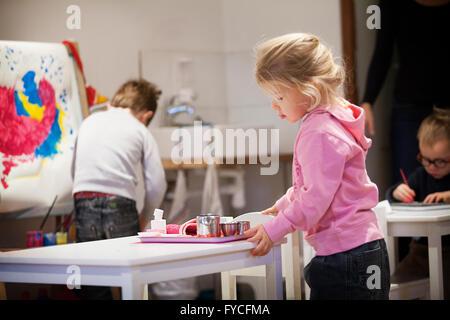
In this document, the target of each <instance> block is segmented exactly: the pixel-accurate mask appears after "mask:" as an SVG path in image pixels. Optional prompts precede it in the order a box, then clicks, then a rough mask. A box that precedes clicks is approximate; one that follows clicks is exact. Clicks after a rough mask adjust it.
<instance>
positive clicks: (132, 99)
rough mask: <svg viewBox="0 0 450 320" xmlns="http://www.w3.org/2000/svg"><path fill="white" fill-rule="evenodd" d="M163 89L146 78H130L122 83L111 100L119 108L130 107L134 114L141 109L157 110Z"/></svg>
mask: <svg viewBox="0 0 450 320" xmlns="http://www.w3.org/2000/svg"><path fill="white" fill-rule="evenodd" d="M161 93H162V91H161V90H159V89H158V87H157V86H156V85H155V84H153V83H151V82H148V81H147V80H144V79H139V80H129V81H127V82H125V83H124V84H122V85H121V86H120V88H119V89H118V90H117V92H116V93H115V94H114V97H113V99H112V101H111V105H112V106H113V107H117V108H129V109H130V110H131V111H132V112H133V113H134V114H138V113H139V112H141V111H153V112H155V111H156V107H157V105H158V104H157V101H158V98H159V96H160V95H161Z"/></svg>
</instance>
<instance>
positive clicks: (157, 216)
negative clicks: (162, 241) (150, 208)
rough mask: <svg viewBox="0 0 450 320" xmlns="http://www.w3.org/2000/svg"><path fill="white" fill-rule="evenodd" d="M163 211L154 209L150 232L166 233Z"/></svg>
mask: <svg viewBox="0 0 450 320" xmlns="http://www.w3.org/2000/svg"><path fill="white" fill-rule="evenodd" d="M163 213H164V210H161V209H155V211H154V212H153V220H152V221H151V223H150V227H151V229H152V231H159V232H161V233H167V230H166V220H165V219H163V218H162V216H163Z"/></svg>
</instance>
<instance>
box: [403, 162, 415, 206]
mask: <svg viewBox="0 0 450 320" xmlns="http://www.w3.org/2000/svg"><path fill="white" fill-rule="evenodd" d="M400 174H401V175H402V178H403V182H404V183H405V184H406V185H407V186H408V188H409V184H408V181H407V180H406V177H405V173H404V172H403V170H402V169H401V168H400ZM413 201H414V198H412V199H411V198H409V201H405V202H413Z"/></svg>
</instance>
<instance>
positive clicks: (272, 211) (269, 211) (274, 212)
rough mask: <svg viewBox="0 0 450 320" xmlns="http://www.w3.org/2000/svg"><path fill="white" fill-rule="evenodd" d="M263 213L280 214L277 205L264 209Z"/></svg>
mask: <svg viewBox="0 0 450 320" xmlns="http://www.w3.org/2000/svg"><path fill="white" fill-rule="evenodd" d="M261 213H262V214H273V215H274V216H276V215H277V214H278V209H277V208H276V207H275V206H272V207H270V208H268V209H266V210H264V211H261Z"/></svg>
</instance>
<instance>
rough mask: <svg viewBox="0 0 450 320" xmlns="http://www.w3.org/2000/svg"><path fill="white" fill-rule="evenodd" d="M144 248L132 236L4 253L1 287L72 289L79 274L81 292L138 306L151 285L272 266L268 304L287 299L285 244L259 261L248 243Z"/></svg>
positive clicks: (0, 266) (0, 265)
mask: <svg viewBox="0 0 450 320" xmlns="http://www.w3.org/2000/svg"><path fill="white" fill-rule="evenodd" d="M138 242H139V239H138V237H137V236H132V237H124V238H117V239H108V240H100V241H92V242H83V243H73V244H66V245H57V246H48V247H39V248H30V249H24V250H18V251H10V252H0V282H21V283H47V284H67V283H68V280H69V283H72V279H74V274H73V272H74V270H79V271H80V277H79V280H80V282H81V283H80V284H81V286H83V285H98V286H116V287H121V288H122V299H127V300H131V299H133V300H134V299H142V297H143V292H144V289H145V288H146V285H147V284H150V283H154V282H160V281H168V280H175V279H181V278H188V277H194V276H199V275H204V274H210V273H216V272H222V271H227V270H233V269H239V268H246V267H251V266H257V265H267V268H266V270H267V271H266V288H267V298H268V299H283V286H282V277H281V248H280V243H278V244H276V245H275V246H274V247H273V249H272V250H271V251H270V252H269V253H268V254H267V255H266V256H263V257H254V256H252V255H251V254H250V249H252V248H254V247H255V243H251V242H248V241H246V240H240V241H233V242H227V243H221V244H215V243H195V244H186V243H176V244H175V243H170V244H169V243H164V244H162V243H138ZM71 266H72V267H71ZM73 266H75V267H73ZM69 267H70V268H69ZM78 268H79V269H78Z"/></svg>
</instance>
